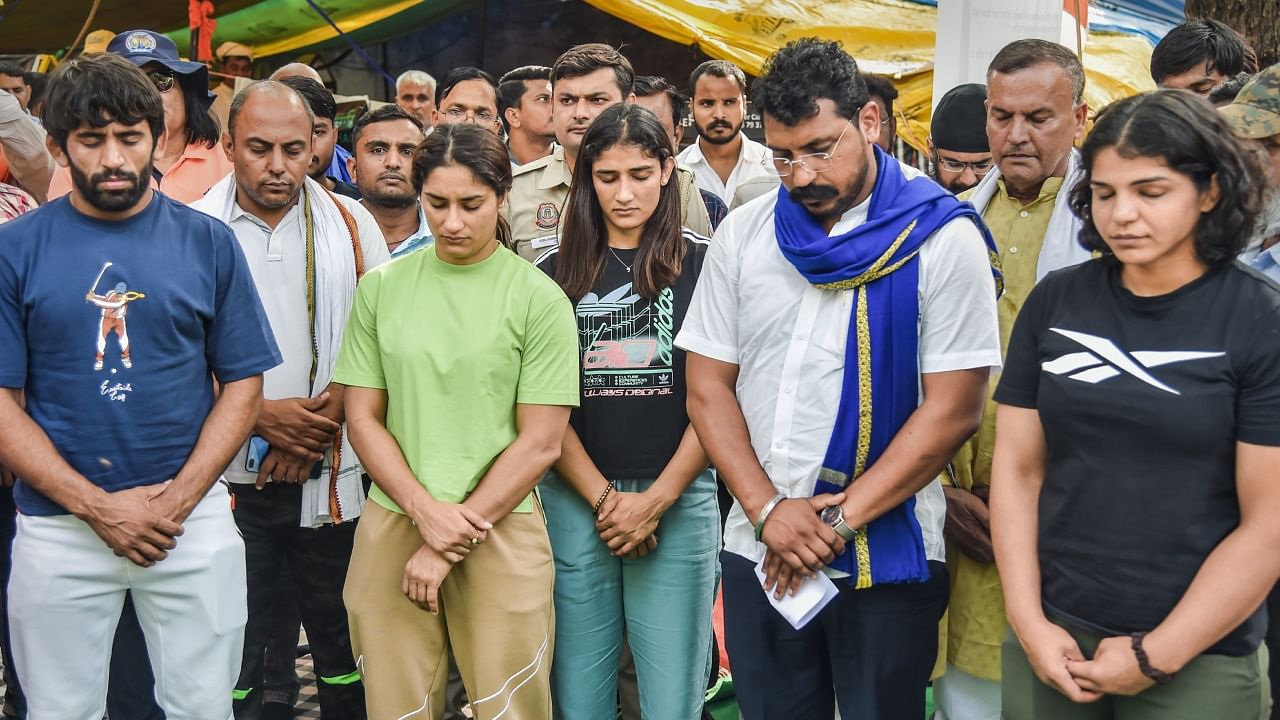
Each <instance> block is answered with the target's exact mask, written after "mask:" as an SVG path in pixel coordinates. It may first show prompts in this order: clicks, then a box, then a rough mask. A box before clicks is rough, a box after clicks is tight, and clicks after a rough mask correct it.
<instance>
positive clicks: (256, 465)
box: [244, 435, 271, 475]
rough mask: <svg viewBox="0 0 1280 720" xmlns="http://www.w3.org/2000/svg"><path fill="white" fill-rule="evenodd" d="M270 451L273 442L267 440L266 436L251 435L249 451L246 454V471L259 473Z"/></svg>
mask: <svg viewBox="0 0 1280 720" xmlns="http://www.w3.org/2000/svg"><path fill="white" fill-rule="evenodd" d="M269 452H271V443H269V442H267V439H266V438H264V437H262V436H261V435H250V436H249V452H248V453H246V454H245V456H244V471H245V472H247V473H253V474H254V475H257V474H258V471H259V470H261V469H262V463H263V462H265V461H266V459H267V453H269Z"/></svg>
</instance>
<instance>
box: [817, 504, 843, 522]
mask: <svg viewBox="0 0 1280 720" xmlns="http://www.w3.org/2000/svg"><path fill="white" fill-rule="evenodd" d="M843 519H844V508H842V507H840V506H839V505H835V506H832V507H829V508H827V509H826V510H823V511H822V522H824V523H826V524H828V525H831V526H832V527H834V526H835V524H836V523H838V522H840V521H841V520H843Z"/></svg>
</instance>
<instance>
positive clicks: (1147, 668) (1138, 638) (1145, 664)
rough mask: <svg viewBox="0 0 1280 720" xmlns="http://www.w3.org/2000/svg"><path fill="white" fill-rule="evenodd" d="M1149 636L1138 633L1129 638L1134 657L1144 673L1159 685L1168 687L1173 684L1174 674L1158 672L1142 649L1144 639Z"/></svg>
mask: <svg viewBox="0 0 1280 720" xmlns="http://www.w3.org/2000/svg"><path fill="white" fill-rule="evenodd" d="M1146 636H1147V634H1146V633H1144V632H1136V633H1133V634H1132V635H1130V636H1129V638H1130V639H1129V645H1130V647H1132V648H1133V655H1134V657H1136V658H1137V659H1138V669H1139V670H1141V671H1142V674H1143V675H1146V676H1147V677H1148V678H1150V679H1151V680H1152V681H1154V682H1155V684H1157V685H1168V684H1169V683H1171V682H1173V673H1167V672H1165V671H1163V670H1157V669H1156V668H1154V667H1152V666H1151V660H1150V659H1149V658H1148V657H1147V651H1146V649H1144V648H1143V647H1142V639H1143V638H1145V637H1146Z"/></svg>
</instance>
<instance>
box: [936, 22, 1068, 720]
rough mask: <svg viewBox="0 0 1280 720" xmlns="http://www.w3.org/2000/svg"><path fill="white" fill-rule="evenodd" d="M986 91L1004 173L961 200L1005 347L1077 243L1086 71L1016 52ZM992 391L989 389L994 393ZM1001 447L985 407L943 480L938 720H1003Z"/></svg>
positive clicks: (1042, 50)
mask: <svg viewBox="0 0 1280 720" xmlns="http://www.w3.org/2000/svg"><path fill="white" fill-rule="evenodd" d="M987 82H988V101H987V136H988V140H989V141H990V144H991V153H992V157H993V159H994V160H995V162H996V166H997V169H996V170H993V171H992V172H991V174H990V175H988V176H987V177H986V178H985V179H984V181H983V183H982V184H980V185H979V186H978V187H977V188H974V189H973V190H971V191H969V192H967V193H964V194H962V195H961V196H960V197H961V198H963V199H972V200H973V201H974V203H975V205H976V206H978V211H979V212H980V213H981V214H982V218H983V221H984V222H986V224H987V226H988V227H989V228H990V229H991V234H992V236H993V237H994V238H995V241H996V245H997V248H998V249H999V253H1000V262H1001V265H1002V269H1003V272H1004V282H1005V291H1004V295H1003V296H1002V297H1001V298H1000V301H999V306H998V307H999V317H1000V339H1001V345H1002V347H1007V343H1008V339H1009V334H1010V332H1011V331H1012V330H1013V323H1014V319H1015V318H1016V317H1017V315H1018V311H1019V310H1020V309H1021V308H1022V304H1023V302H1025V301H1026V298H1027V295H1028V294H1030V292H1031V289H1032V288H1033V287H1034V286H1035V284H1036V282H1037V281H1038V280H1039V279H1040V277H1042V276H1043V275H1044V273H1046V272H1048V271H1049V270H1052V269H1056V268H1052V267H1045V265H1046V263H1043V262H1041V250H1042V249H1043V248H1044V245H1045V242H1046V237H1047V236H1048V237H1050V238H1056V239H1057V240H1056V241H1057V242H1062V241H1063V238H1074V233H1073V231H1072V229H1071V228H1069V227H1056V228H1055V227H1053V226H1052V224H1053V223H1062V224H1067V223H1071V222H1072V221H1073V220H1074V218H1073V216H1071V215H1070V213H1068V212H1066V206H1065V205H1064V203H1065V202H1066V200H1067V197H1066V193H1068V192H1069V191H1070V184H1071V182H1073V181H1074V180H1075V178H1074V177H1071V178H1070V180H1067V179H1066V176H1067V175H1068V174H1069V173H1068V170H1069V169H1071V170H1074V163H1073V162H1072V154H1073V150H1072V148H1073V145H1074V143H1075V142H1076V141H1077V140H1079V139H1081V138H1082V137H1083V135H1084V121H1085V113H1086V110H1087V108H1086V106H1085V104H1084V102H1083V98H1082V93H1083V89H1084V74H1083V70H1082V69H1081V68H1080V65H1079V62H1078V61H1077V60H1075V58H1074V56H1071V55H1069V54H1063V53H1059V52H1056V51H1055V50H1054V49H1053V48H1046V47H1045V45H1044V44H1040V41H1018V42H1016V43H1013V44H1012V45H1010V46H1008V47H1006V48H1005V49H1004V50H1002V51H1001V52H1000V54H999V55H997V56H996V59H995V60H993V61H992V66H991V68H990V69H989V71H988V74H987ZM1072 174H1074V173H1072ZM1055 208H1057V212H1055ZM1081 253H1083V251H1081ZM1056 255H1062V254H1061V253H1057V254H1056ZM1077 257H1079V256H1077ZM1083 257H1087V255H1083ZM996 382H997V378H996V377H992V379H991V382H990V385H989V387H990V388H991V389H992V390H994V388H995V386H996ZM994 446H995V405H994V403H992V402H990V399H988V403H987V407H986V410H985V411H984V413H983V419H982V425H981V427H980V429H979V430H978V434H977V435H975V436H974V437H973V438H972V439H971V440H970V441H969V442H968V443H966V444H965V446H964V447H962V448H961V450H960V452H959V454H957V456H956V458H955V460H954V462H953V463H952V466H951V469H952V474H950V475H949V476H948V477H946V478H944V481H945V484H947V485H948V487H946V488H945V491H946V494H947V525H946V536H947V540H948V548H947V565H948V570H949V571H950V573H951V578H952V589H951V605H950V608H949V609H948V614H947V621H946V622H947V627H946V636H947V641H946V648H947V668H946V672H945V673H944V674H943V676H942V677H940V678H938V680H937V681H935V683H934V687H935V697H936V699H937V702H938V710H939V713H938V718H939V720H998V718H999V717H1000V685H999V682H1000V643H1001V640H1002V639H1003V638H1004V634H1005V630H1006V622H1005V610H1004V598H1003V595H1002V594H1001V587H1000V577H999V574H998V573H997V571H996V567H995V565H994V564H993V555H992V551H991V534H990V527H989V521H988V510H987V498H988V492H987V491H988V488H989V486H990V483H991V454H992V450H993V448H994Z"/></svg>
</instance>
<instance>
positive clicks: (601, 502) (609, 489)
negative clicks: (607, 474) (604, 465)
mask: <svg viewBox="0 0 1280 720" xmlns="http://www.w3.org/2000/svg"><path fill="white" fill-rule="evenodd" d="M611 492H613V481H612V480H610V481H609V484H608V485H605V486H604V492H602V493H600V499H598V500H596V504H595V507H593V508H591V514H592V515H598V514H600V506H601V505H604V499H605V498H607V497H609V493H611Z"/></svg>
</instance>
